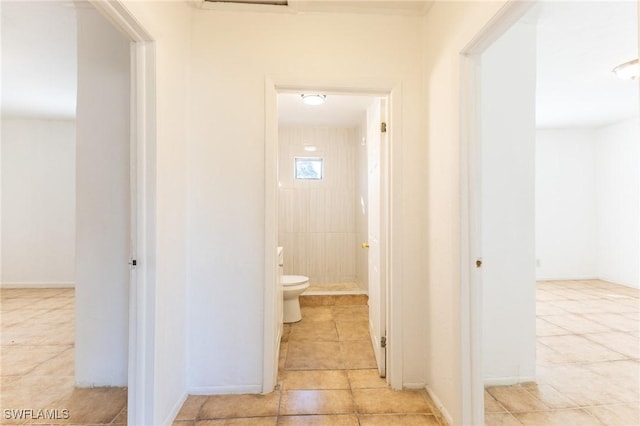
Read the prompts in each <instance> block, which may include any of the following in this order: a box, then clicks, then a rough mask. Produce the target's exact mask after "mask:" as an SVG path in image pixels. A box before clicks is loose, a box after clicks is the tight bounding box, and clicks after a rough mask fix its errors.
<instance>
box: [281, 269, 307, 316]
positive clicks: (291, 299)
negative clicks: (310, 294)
mask: <svg viewBox="0 0 640 426" xmlns="http://www.w3.org/2000/svg"><path fill="white" fill-rule="evenodd" d="M280 283H281V284H282V294H283V296H284V304H283V306H282V310H283V312H282V318H283V322H285V323H290V322H298V321H300V320H301V319H302V314H301V313H300V298H299V296H300V295H301V294H302V292H304V291H305V290H306V289H307V288H309V278H308V277H305V276H304V275H282V276H281V277H280Z"/></svg>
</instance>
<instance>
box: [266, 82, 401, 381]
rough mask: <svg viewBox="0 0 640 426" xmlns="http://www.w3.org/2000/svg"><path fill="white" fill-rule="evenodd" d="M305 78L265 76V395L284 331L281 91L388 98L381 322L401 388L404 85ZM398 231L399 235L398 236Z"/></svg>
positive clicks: (391, 373)
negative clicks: (280, 308) (280, 266)
mask: <svg viewBox="0 0 640 426" xmlns="http://www.w3.org/2000/svg"><path fill="white" fill-rule="evenodd" d="M310 80H311V79H309V78H305V77H295V76H289V77H271V76H267V77H266V78H265V92H264V95H265V155H264V157H265V165H264V167H265V183H264V185H265V217H264V221H265V222H264V225H265V234H264V244H265V246H264V259H265V263H264V277H265V283H264V340H263V349H264V350H263V382H262V392H263V393H269V392H271V391H273V389H274V387H275V385H276V383H277V374H278V357H279V345H280V335H279V332H278V330H281V329H282V328H281V324H280V321H281V313H280V312H277V310H276V306H278V305H277V302H276V298H278V297H282V293H281V290H280V289H279V286H278V285H277V284H278V280H277V274H278V262H277V256H276V247H277V245H278V172H277V168H278V167H277V166H278V164H277V162H278V107H277V94H278V92H279V91H280V92H287V91H288V92H290V91H315V92H317V91H321V92H323V93H340V94H363V95H371V96H384V97H386V98H387V99H388V104H387V111H388V116H387V119H388V122H389V125H388V127H387V128H388V130H387V146H388V151H387V152H388V156H387V158H386V159H385V166H386V179H385V180H384V183H382V184H383V185H385V186H386V188H385V190H386V191H385V192H386V194H387V196H386V197H385V201H386V206H384V207H383V211H384V214H382V215H381V220H384V224H383V225H382V226H381V228H382V229H383V232H384V236H383V238H384V240H385V241H386V245H387V250H386V251H385V255H384V258H383V263H384V264H386V268H385V277H383V279H384V282H385V287H386V288H385V290H386V296H387V297H386V309H385V311H386V314H385V318H383V319H382V320H383V321H384V322H385V323H386V331H387V351H386V352H387V357H386V359H387V377H386V380H387V382H388V383H389V384H390V385H391V387H392V388H393V389H402V385H403V377H402V367H403V366H402V359H403V358H402V351H403V342H402V325H403V324H402V296H403V288H402V267H401V243H402V241H401V234H400V232H399V230H401V229H402V226H401V218H402V191H401V189H402V176H401V171H402V83H401V82H398V81H380V80H376V81H368V80H367V79H354V80H347V81H344V80H338V81H336V80H335V79H324V78H319V79H318V78H316V79H313V81H310ZM396 230H398V232H396Z"/></svg>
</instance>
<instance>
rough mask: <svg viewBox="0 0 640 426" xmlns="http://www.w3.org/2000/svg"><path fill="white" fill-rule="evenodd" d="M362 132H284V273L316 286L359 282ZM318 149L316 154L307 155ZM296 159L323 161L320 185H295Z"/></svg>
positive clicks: (281, 209)
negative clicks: (317, 159)
mask: <svg viewBox="0 0 640 426" xmlns="http://www.w3.org/2000/svg"><path fill="white" fill-rule="evenodd" d="M358 133H359V132H358V129H349V128H329V127H280V129H279V157H278V162H279V181H280V206H279V244H280V245H281V246H283V247H284V255H285V259H284V263H285V267H284V272H285V274H300V275H307V276H308V277H309V278H310V281H311V283H312V284H334V283H345V282H351V283H355V282H357V281H358V277H357V267H356V256H357V250H358V248H359V246H358V239H357V237H358V234H357V229H356V209H357V208H359V202H357V200H359V195H358V182H357V180H356V179H357V176H358V168H359V167H358V166H359V162H358V146H359V144H358V138H357V136H358ZM305 146H315V147H316V148H317V150H316V151H315V152H307V151H305V149H304V148H305ZM296 157H320V158H322V159H323V164H324V175H323V179H322V180H296V179H295V176H294V159H295V158H296Z"/></svg>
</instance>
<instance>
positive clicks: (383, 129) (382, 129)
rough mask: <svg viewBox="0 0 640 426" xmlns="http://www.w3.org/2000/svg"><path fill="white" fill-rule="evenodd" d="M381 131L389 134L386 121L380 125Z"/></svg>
mask: <svg viewBox="0 0 640 426" xmlns="http://www.w3.org/2000/svg"><path fill="white" fill-rule="evenodd" d="M380 131H381V132H382V133H387V123H385V122H384V121H383V122H382V123H380Z"/></svg>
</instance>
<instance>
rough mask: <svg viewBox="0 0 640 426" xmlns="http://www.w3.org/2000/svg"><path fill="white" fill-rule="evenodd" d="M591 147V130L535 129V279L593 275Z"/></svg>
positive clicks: (594, 229)
mask: <svg viewBox="0 0 640 426" xmlns="http://www.w3.org/2000/svg"><path fill="white" fill-rule="evenodd" d="M594 148H595V140H594V135H593V131H592V130H591V129H553V130H551V129H549V130H538V131H537V136H536V207H535V209H536V258H537V259H538V266H537V269H536V279H538V280H563V279H590V278H596V277H597V276H598V273H597V271H598V268H597V262H596V243H597V220H596V191H595V188H596V173H595V168H596V157H595V151H594Z"/></svg>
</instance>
